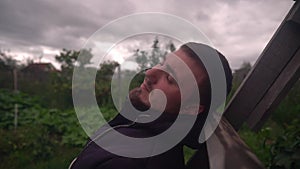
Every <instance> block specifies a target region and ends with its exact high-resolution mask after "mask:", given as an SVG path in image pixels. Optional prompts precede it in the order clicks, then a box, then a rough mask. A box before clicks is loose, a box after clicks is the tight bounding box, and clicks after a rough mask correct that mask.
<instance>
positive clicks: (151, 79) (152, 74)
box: [145, 67, 163, 85]
mask: <svg viewBox="0 0 300 169" xmlns="http://www.w3.org/2000/svg"><path fill="white" fill-rule="evenodd" d="M162 73H163V71H162V70H160V69H157V68H155V67H154V68H151V69H148V70H147V71H146V72H145V75H146V76H145V77H146V78H145V80H146V83H147V85H153V84H156V83H157V81H158V80H159V78H160V77H161V75H162Z"/></svg>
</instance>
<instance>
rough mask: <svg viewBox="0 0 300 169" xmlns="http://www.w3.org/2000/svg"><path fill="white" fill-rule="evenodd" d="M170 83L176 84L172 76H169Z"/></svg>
mask: <svg viewBox="0 0 300 169" xmlns="http://www.w3.org/2000/svg"><path fill="white" fill-rule="evenodd" d="M167 79H168V82H170V83H174V79H173V77H172V76H171V75H167Z"/></svg>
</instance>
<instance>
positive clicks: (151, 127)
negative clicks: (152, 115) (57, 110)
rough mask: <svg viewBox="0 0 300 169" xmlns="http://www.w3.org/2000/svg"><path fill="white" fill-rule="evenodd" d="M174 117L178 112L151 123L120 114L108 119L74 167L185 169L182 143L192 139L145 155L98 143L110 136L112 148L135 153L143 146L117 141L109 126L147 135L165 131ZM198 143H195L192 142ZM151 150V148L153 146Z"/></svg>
mask: <svg viewBox="0 0 300 169" xmlns="http://www.w3.org/2000/svg"><path fill="white" fill-rule="evenodd" d="M123 111H124V110H123ZM125 111H129V110H125ZM175 119H176V116H174V115H168V114H163V115H161V116H160V117H159V118H158V119H156V120H154V121H153V122H150V123H135V122H132V121H130V120H127V119H126V118H124V117H123V116H122V115H121V114H118V115H117V116H116V117H115V118H114V119H113V120H111V121H110V122H109V123H108V124H109V125H110V126H108V125H104V126H103V127H101V128H100V129H99V130H98V131H97V132H96V134H95V135H94V136H93V137H91V138H92V140H93V141H89V142H88V143H87V145H86V146H85V148H84V149H83V151H82V152H81V153H80V154H79V155H78V157H77V158H76V159H75V161H74V162H73V164H71V169H118V168H122V169H127V168H128V169H152V168H153V169H169V168H170V169H183V168H184V167H185V166H184V155H183V144H184V142H185V141H186V140H187V141H188V142H190V140H189V139H184V140H185V141H182V142H180V143H178V144H177V145H176V146H174V147H173V148H171V149H170V150H168V151H166V152H164V153H162V154H159V155H155V156H151V157H146V158H128V157H121V156H119V155H115V154H112V153H110V152H108V151H106V150H104V149H103V148H101V147H100V146H98V145H97V144H96V143H95V142H97V140H99V139H107V138H109V140H110V144H111V146H113V148H115V149H120V150H121V151H126V152H129V153H130V152H132V153H134V152H136V151H140V149H141V146H139V147H133V146H132V145H124V144H122V143H120V142H118V141H119V139H118V138H116V137H115V136H111V135H110V134H109V132H110V131H109V128H111V127H112V128H114V129H115V130H116V131H118V132H120V133H122V134H124V135H127V136H130V137H135V138H145V137H152V136H155V135H157V134H160V133H162V132H164V131H165V130H166V129H168V128H169V127H170V126H171V125H172V123H173V122H174V120H175ZM107 133H108V134H107ZM195 140H196V139H195ZM153 144H155V143H153ZM196 144H197V143H195V144H193V146H195V145H196ZM153 146H155V145H153ZM143 148H149V147H142V149H143ZM149 150H150V151H151V147H150V148H149Z"/></svg>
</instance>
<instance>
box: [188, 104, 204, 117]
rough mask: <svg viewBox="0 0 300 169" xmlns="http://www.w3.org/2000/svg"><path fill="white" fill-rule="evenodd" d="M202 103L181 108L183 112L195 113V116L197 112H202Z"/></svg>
mask: <svg viewBox="0 0 300 169" xmlns="http://www.w3.org/2000/svg"><path fill="white" fill-rule="evenodd" d="M204 108H205V106H204V105H199V107H198V106H188V107H186V108H185V109H184V110H183V114H190V115H195V116H197V115H198V114H199V113H203V112H204Z"/></svg>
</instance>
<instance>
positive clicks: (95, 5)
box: [0, 0, 294, 69]
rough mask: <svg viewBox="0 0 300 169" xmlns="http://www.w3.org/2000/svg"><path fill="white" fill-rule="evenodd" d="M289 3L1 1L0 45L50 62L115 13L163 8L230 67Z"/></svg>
mask: <svg viewBox="0 0 300 169" xmlns="http://www.w3.org/2000/svg"><path fill="white" fill-rule="evenodd" d="M293 3H294V1H292V0H218V1H213V0H201V1H200V0H190V1H188V0H186V1H184V0H165V1H163V0H152V1H141V0H127V1H125V0H124V1H120V0H109V1H104V0H86V1H81V2H80V1H77V2H75V1H73V0H63V1H53V0H1V1H0V49H1V50H2V51H8V52H9V54H10V55H11V56H13V57H15V58H16V59H19V60H26V58H32V59H35V60H38V58H39V56H41V55H42V56H43V58H42V61H44V62H49V61H52V62H53V61H54V60H55V59H54V56H55V54H57V53H59V51H61V49H62V48H66V49H74V50H80V49H81V48H82V47H83V46H84V44H85V43H86V41H87V40H88V39H89V37H90V36H91V35H92V34H93V33H94V32H95V31H97V30H98V29H100V28H101V27H103V26H104V25H106V24H108V23H109V22H111V21H113V20H115V19H118V18H119V17H122V16H126V15H130V14H134V13H139V12H163V13H167V14H172V15H176V16H178V17H181V18H184V19H186V20H188V21H189V22H191V23H192V24H194V25H195V26H196V27H197V28H199V29H200V30H202V32H203V33H204V34H205V35H206V36H207V37H208V38H209V39H210V40H211V42H212V43H213V45H214V46H215V47H216V48H217V49H218V50H220V51H221V52H222V53H223V54H224V55H225V56H227V57H228V60H229V62H230V65H231V67H232V68H233V69H236V68H238V67H239V66H240V65H241V64H242V63H243V62H251V63H254V62H255V60H256V59H257V58H258V56H259V55H260V53H261V52H262V50H263V49H264V47H265V46H266V44H267V43H268V42H269V40H270V39H271V37H272V35H273V34H274V32H275V31H276V29H277V28H278V26H279V24H280V23H281V21H282V20H283V18H284V17H285V15H286V14H287V12H288V11H289V9H290V8H291V7H292V5H293ZM148 24H153V23H148ZM179 31H181V30H179ZM111 36H113V35H111ZM131 39H132V41H127V46H126V47H125V48H126V49H124V46H123V47H122V48H120V50H119V51H118V52H116V53H117V54H120V55H124V56H125V55H128V53H130V52H132V49H134V48H135V47H137V46H136V45H137V44H138V43H137V41H138V40H136V41H134V38H131ZM129 42H132V43H129ZM134 42H135V43H134ZM130 44H132V45H131V46H130ZM127 48H128V49H127ZM122 53H123V54H122Z"/></svg>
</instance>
